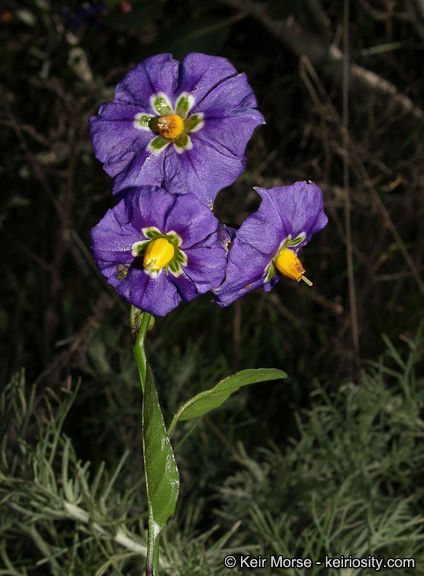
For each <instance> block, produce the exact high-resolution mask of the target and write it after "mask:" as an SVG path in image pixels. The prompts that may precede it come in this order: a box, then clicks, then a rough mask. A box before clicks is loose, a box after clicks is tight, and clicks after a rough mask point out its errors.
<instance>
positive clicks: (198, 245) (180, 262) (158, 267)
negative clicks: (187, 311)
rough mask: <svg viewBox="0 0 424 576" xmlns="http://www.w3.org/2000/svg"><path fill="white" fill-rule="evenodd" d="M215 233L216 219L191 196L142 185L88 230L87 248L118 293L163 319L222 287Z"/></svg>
mask: <svg viewBox="0 0 424 576" xmlns="http://www.w3.org/2000/svg"><path fill="white" fill-rule="evenodd" d="M218 230H219V223H218V220H217V219H216V218H215V216H214V215H213V213H212V212H211V211H210V210H209V208H207V207H206V206H205V205H204V204H202V202H200V200H199V199H198V198H196V197H195V196H194V195H193V194H184V195H182V196H176V195H173V194H171V193H170V192H167V191H166V190H164V189H163V188H160V187H158V186H141V187H133V188H129V189H128V190H125V196H124V197H123V198H122V199H121V200H120V202H119V203H118V204H117V205H116V206H115V207H114V208H112V209H111V210H108V211H107V213H106V215H105V216H104V218H103V219H102V220H101V221H100V222H99V223H98V224H97V226H95V227H94V228H93V229H92V231H91V245H92V250H93V255H94V260H95V262H96V264H97V266H98V267H99V269H100V270H101V272H102V274H103V275H104V276H106V278H107V280H108V282H109V284H111V285H112V286H113V287H114V288H115V290H116V291H117V292H118V294H120V295H121V296H123V297H124V298H126V299H127V300H128V301H129V302H130V303H131V304H133V305H134V306H136V307H137V308H139V309H141V310H143V311H145V312H149V313H150V314H153V315H154V316H165V314H167V313H168V312H170V311H171V310H172V309H173V308H175V307H176V306H178V304H179V303H180V302H181V300H185V301H186V302H190V301H191V300H193V299H194V298H196V296H198V295H199V294H203V293H204V292H207V291H208V290H211V289H212V288H214V287H216V286H219V284H220V283H221V282H222V280H223V277H224V274H225V266H226V254H225V248H224V246H223V245H222V243H221V242H220V240H219V238H218Z"/></svg>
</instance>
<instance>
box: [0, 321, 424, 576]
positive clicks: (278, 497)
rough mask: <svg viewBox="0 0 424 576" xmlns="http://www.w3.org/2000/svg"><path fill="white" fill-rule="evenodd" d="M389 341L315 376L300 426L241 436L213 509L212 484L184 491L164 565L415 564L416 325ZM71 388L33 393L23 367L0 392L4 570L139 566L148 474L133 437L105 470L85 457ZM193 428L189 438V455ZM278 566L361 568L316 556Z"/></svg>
mask: <svg viewBox="0 0 424 576" xmlns="http://www.w3.org/2000/svg"><path fill="white" fill-rule="evenodd" d="M386 345H387V354H386V357H385V358H382V359H381V361H379V362H378V363H374V364H373V365H372V366H371V367H370V368H369V369H367V370H364V371H363V373H362V378H361V383H360V384H359V385H355V384H352V383H345V384H342V385H341V386H340V387H339V388H338V389H337V390H335V391H333V392H331V393H328V392H327V391H326V390H325V389H324V388H323V387H321V386H320V385H319V384H318V383H316V385H315V392H314V394H313V395H312V399H311V407H310V408H309V410H307V411H305V412H303V413H302V414H298V415H297V421H298V426H299V435H298V437H297V438H296V439H294V438H293V439H291V440H290V441H289V442H288V443H287V445H286V446H284V447H279V446H276V445H275V444H270V445H269V447H267V448H261V447H257V446H256V447H255V446H247V447H244V446H242V445H241V444H240V445H239V446H238V450H237V458H236V464H235V466H236V469H235V470H234V472H233V473H232V474H231V475H230V476H228V477H227V479H226V480H225V481H224V483H223V484H222V485H221V486H217V487H216V489H215V493H214V494H212V496H213V500H212V502H213V505H212V507H214V508H215V514H216V516H217V518H218V519H217V520H213V518H212V519H211V516H210V515H209V516H207V514H210V510H211V504H210V502H211V500H210V498H209V499H208V500H205V499H204V497H202V496H201V495H199V494H198V493H195V494H193V495H190V494H184V493H183V494H182V495H181V502H180V505H179V509H178V511H177V514H176V517H175V518H174V519H173V521H172V522H171V524H170V525H169V526H168V527H167V529H166V531H165V533H164V538H163V540H162V543H161V547H162V549H161V554H160V558H161V564H162V567H161V573H164V574H173V575H180V576H189V575H192V574H199V575H202V576H203V575H205V576H209V575H210V576H224V575H225V574H227V575H228V574H229V573H230V572H229V571H228V570H227V569H226V568H225V567H224V565H223V558H224V556H225V555H226V554H228V553H232V554H235V555H236V556H237V555H238V554H249V553H250V554H252V555H253V556H254V555H258V554H261V555H262V556H264V557H267V556H269V555H270V554H277V555H280V554H282V555H284V556H285V557H290V558H295V557H298V558H311V559H313V560H322V559H323V558H324V557H325V555H326V554H328V555H330V556H332V557H338V556H340V555H344V556H348V555H349V554H351V555H352V556H353V557H363V558H366V557H368V555H369V554H371V555H375V556H377V557H379V558H388V557H393V558H414V559H415V561H416V562H417V566H416V568H415V570H411V569H399V570H398V571H396V570H395V569H391V570H386V571H385V570H382V571H381V572H380V573H382V574H387V575H389V574H390V575H395V574H405V575H407V574H415V573H417V570H419V569H423V566H424V552H423V548H424V546H423V540H424V531H423V523H424V514H423V512H424V511H423V505H422V492H423V490H422V488H421V484H422V482H421V479H422V471H423V468H424V466H423V464H424V445H423V436H424V421H423V419H422V407H423V402H424V386H423V384H424V379H423V375H422V372H421V373H419V369H420V368H421V370H422V363H421V364H420V361H421V360H422V356H423V351H424V347H423V340H422V330H421V331H420V333H419V334H418V336H417V339H416V341H412V340H407V345H408V347H409V352H408V354H406V359H405V354H403V353H402V352H399V351H398V349H397V348H396V347H395V346H394V345H393V344H392V343H391V342H389V341H388V340H386ZM402 346H403V347H404V345H403V344H402ZM402 346H400V347H399V349H401V348H402ZM253 390H254V389H252V393H253ZM78 394H81V391H78V386H77V387H75V388H74V389H73V390H72V391H71V390H61V391H60V393H58V394H53V393H52V392H51V393H48V394H47V395H46V396H45V398H44V405H42V403H40V402H34V400H35V392H34V389H33V390H32V391H31V392H30V393H29V394H28V389H27V388H26V387H25V379H24V375H23V373H22V374H20V375H19V376H16V377H15V378H14V379H13V380H12V382H11V383H10V384H9V385H8V386H7V387H5V389H4V391H3V393H2V395H1V404H0V426H1V465H0V542H1V545H0V575H1V576H3V575H4V576H6V575H10V576H12V575H14V576H24V575H37V576H38V575H43V576H44V575H46V574H52V575H54V576H56V575H59V574H60V575H63V574H69V575H74V574H75V575H77V574H78V575H82V576H85V575H90V576H91V575H92V576H101V575H102V574H111V575H112V574H113V575H115V574H117V575H120V574H124V575H125V576H133V575H134V576H136V575H139V574H141V573H142V571H143V565H144V561H145V552H146V548H145V546H146V534H145V529H144V526H145V524H146V501H145V496H144V492H145V486H144V485H143V484H142V483H141V482H140V475H139V472H140V469H139V468H138V467H136V473H135V472H134V468H133V466H132V462H135V461H136V460H137V459H139V458H140V454H139V452H138V448H137V449H133V450H132V451H131V452H130V453H129V454H128V453H126V454H124V456H123V457H122V460H121V461H120V462H119V463H118V464H117V465H116V466H115V467H114V469H113V470H112V471H111V472H109V471H108V470H107V468H108V466H106V465H101V466H99V467H98V469H97V470H94V471H92V470H91V467H90V463H89V462H83V461H81V460H80V459H79V457H78V454H77V453H76V452H77V448H76V447H75V446H74V445H73V439H72V438H69V437H68V436H67V435H66V434H65V432H64V426H66V418H67V417H68V418H69V411H70V410H73V406H75V399H76V397H77V395H78ZM130 408H131V407H128V409H129V410H130ZM182 427H183V428H184V427H187V429H189V428H190V423H187V424H185V423H182ZM204 432H207V423H205V424H204V429H203V432H202V433H203V434H204ZM195 437H196V434H192V435H191V436H190V437H189V438H188V439H187V440H186V442H185V443H184V450H185V454H186V455H187V453H188V451H189V444H190V442H195V441H196V439H195ZM203 450H204V451H207V450H208V444H207V443H204V444H203ZM178 457H179V453H178V446H177V448H176V458H177V460H178ZM186 457H187V456H186ZM205 457H207V455H205ZM180 466H181V465H180ZM182 472H183V473H184V474H186V472H184V470H183V471H182ZM196 481H197V482H198V483H199V484H201V483H202V478H200V477H199V478H198V479H196ZM128 486H130V487H131V488H129V489H128ZM205 518H208V520H207V521H205ZM240 573H243V571H242V570H239V569H237V568H236V569H234V570H232V571H231V574H240ZM259 573H260V574H266V575H273V576H274V575H275V576H276V575H277V574H280V573H281V570H277V571H274V572H273V571H272V570H271V569H270V568H265V569H264V570H261V571H260V572H259ZM284 573H287V574H296V575H303V574H305V575H306V574H318V573H320V574H324V573H325V574H330V576H331V575H333V574H334V576H335V575H336V574H337V575H339V574H343V575H344V576H347V575H348V574H351V575H352V576H353V575H354V574H359V572H358V571H355V570H353V571H349V570H345V571H342V570H331V569H330V570H328V569H325V568H324V567H323V566H321V567H315V568H313V569H311V570H309V571H307V570H292V571H291V572H290V570H287V571H284ZM372 573H374V571H373V570H369V571H367V570H363V571H362V572H361V574H364V575H367V574H369V575H370V576H371V574H372Z"/></svg>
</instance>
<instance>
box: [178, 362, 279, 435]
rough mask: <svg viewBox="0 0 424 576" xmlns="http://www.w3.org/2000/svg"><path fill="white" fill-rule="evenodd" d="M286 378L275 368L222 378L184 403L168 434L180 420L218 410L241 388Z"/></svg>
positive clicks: (245, 371) (238, 373)
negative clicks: (212, 386)
mask: <svg viewBox="0 0 424 576" xmlns="http://www.w3.org/2000/svg"><path fill="white" fill-rule="evenodd" d="M282 378H287V374H286V373H285V372H283V371H282V370H277V369H275V368H260V369H258V370H242V371H241V372H237V373H236V374H233V375H232V376H228V378H224V380H221V382H218V384H217V385H216V386H215V387H214V388H211V389H210V390H205V391H204V392H200V394H197V395H196V396H194V397H193V398H191V400H189V401H188V402H186V403H185V404H184V405H183V406H181V408H180V409H179V410H178V412H177V413H176V414H175V415H174V417H173V418H172V422H171V424H170V426H169V430H168V433H169V434H171V432H172V431H173V429H174V428H175V426H176V424H177V422H179V421H182V420H191V419H192V418H198V417H199V416H203V415H204V414H207V413H208V412H210V411H211V410H213V409H214V408H218V407H219V406H221V404H223V403H224V402H225V400H227V398H229V397H230V396H231V394H233V393H234V392H237V390H239V389H240V388H242V387H243V386H248V385H249V384H256V383H258V382H266V381H269V380H279V379H282Z"/></svg>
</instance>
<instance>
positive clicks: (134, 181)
mask: <svg viewBox="0 0 424 576" xmlns="http://www.w3.org/2000/svg"><path fill="white" fill-rule="evenodd" d="M168 148H170V146H169V145H168ZM168 148H167V149H168ZM167 149H166V150H162V151H161V152H160V153H159V154H152V153H151V152H148V151H147V150H146V149H144V150H140V151H138V152H137V153H135V154H133V157H132V159H131V160H130V162H129V164H128V166H127V168H126V169H125V170H123V171H122V172H120V173H119V174H118V175H117V176H116V177H115V178H114V180H113V185H112V194H118V193H120V192H121V191H122V189H123V188H128V187H132V186H159V185H161V184H162V182H163V180H164V162H165V154H166V152H167Z"/></svg>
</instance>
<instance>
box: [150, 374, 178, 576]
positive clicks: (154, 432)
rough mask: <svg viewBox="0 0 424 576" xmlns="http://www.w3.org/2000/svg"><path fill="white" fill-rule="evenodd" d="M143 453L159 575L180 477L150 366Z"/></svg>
mask: <svg viewBox="0 0 424 576" xmlns="http://www.w3.org/2000/svg"><path fill="white" fill-rule="evenodd" d="M143 453H144V468H145V474H146V490H147V502H148V510H149V543H148V558H147V564H148V566H149V565H150V567H153V572H152V574H155V575H157V574H158V563H159V542H158V539H159V534H160V532H161V531H162V530H163V529H164V528H165V526H166V524H167V522H168V520H169V518H170V517H171V516H172V515H173V513H174V511H175V506H176V504H177V499H178V488H179V477H178V469H177V464H176V462H175V458H174V454H173V451H172V447H171V443H170V441H169V437H168V434H167V433H166V428H165V424H164V421H163V416H162V412H161V409H160V406H159V401H158V396H157V393H156V389H155V385H154V382H153V376H152V373H151V371H150V368H149V366H148V365H147V373H146V381H145V387H144V398H143Z"/></svg>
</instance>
